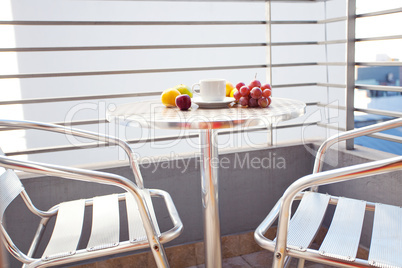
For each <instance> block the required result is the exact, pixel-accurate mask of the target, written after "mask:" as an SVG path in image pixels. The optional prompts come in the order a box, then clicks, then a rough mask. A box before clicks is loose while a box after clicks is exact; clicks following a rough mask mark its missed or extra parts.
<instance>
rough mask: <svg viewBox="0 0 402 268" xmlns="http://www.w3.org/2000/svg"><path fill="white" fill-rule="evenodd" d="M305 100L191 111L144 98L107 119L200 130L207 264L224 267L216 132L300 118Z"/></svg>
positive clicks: (276, 100)
mask: <svg viewBox="0 0 402 268" xmlns="http://www.w3.org/2000/svg"><path fill="white" fill-rule="evenodd" d="M305 110H306V105H305V103H303V102H301V101H297V100H291V99H285V98H272V103H271V105H270V106H269V107H268V108H245V107H241V106H238V105H236V104H229V105H227V106H224V107H222V108H216V109H205V108H199V107H198V106H197V105H193V106H192V107H191V109H190V110H188V111H180V110H179V109H178V108H167V107H165V106H164V105H163V104H162V103H161V101H160V100H151V101H141V102H135V103H127V104H123V105H119V106H117V108H116V109H115V110H114V111H111V112H109V113H108V120H109V121H111V120H119V122H121V123H122V124H124V125H126V126H130V125H133V126H137V127H138V125H140V126H141V127H146V128H162V129H197V130H199V139H200V150H201V191H202V193H201V194H202V205H203V213H204V245H205V265H206V267H214V268H219V267H222V253H221V236H220V219H219V205H218V169H219V166H218V165H217V164H216V161H215V160H216V159H218V146H217V138H218V137H217V131H218V130H219V129H228V128H247V127H255V126H267V128H270V126H272V124H276V123H278V122H280V121H285V120H289V119H292V118H296V117H299V116H301V115H303V114H304V113H305Z"/></svg>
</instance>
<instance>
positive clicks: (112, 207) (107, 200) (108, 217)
mask: <svg viewBox="0 0 402 268" xmlns="http://www.w3.org/2000/svg"><path fill="white" fill-rule="evenodd" d="M119 240H120V216H119V198H118V195H117V194H112V195H106V196H98V197H95V198H94V204H93V214H92V230H91V237H90V238H89V242H88V246H87V250H88V251H94V250H99V249H104V248H110V247H115V246H117V245H119Z"/></svg>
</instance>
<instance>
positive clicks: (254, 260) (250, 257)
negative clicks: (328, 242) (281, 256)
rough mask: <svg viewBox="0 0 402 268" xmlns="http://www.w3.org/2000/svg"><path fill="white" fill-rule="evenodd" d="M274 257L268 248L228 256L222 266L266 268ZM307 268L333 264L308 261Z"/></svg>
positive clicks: (202, 267) (197, 267)
mask: <svg viewBox="0 0 402 268" xmlns="http://www.w3.org/2000/svg"><path fill="white" fill-rule="evenodd" d="M272 257H273V253H272V252H268V251H266V250H262V251H258V252H254V253H250V254H246V255H241V256H236V257H232V258H227V259H224V260H223V263H222V266H223V268H266V267H271V265H272ZM204 267H205V265H204V264H202V265H197V266H190V267H188V268H204ZM289 267H291V268H295V267H297V261H296V260H292V262H291V263H290V266H289ZM305 267H306V268H327V267H328V268H329V267H332V266H327V265H322V264H316V263H312V262H307V261H306V263H305Z"/></svg>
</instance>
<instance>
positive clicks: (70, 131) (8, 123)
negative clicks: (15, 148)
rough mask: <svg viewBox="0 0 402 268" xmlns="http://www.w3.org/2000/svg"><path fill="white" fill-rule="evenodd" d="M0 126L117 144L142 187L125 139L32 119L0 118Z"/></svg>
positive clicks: (142, 185) (138, 170)
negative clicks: (126, 157) (37, 130)
mask: <svg viewBox="0 0 402 268" xmlns="http://www.w3.org/2000/svg"><path fill="white" fill-rule="evenodd" d="M0 126H3V127H15V128H25V129H26V128H29V129H39V130H44V131H51V132H57V133H61V134H65V135H72V136H78V137H83V138H87V139H91V140H97V141H102V142H106V143H108V144H114V145H118V146H120V147H121V148H123V149H124V151H125V152H126V154H127V156H128V158H129V162H130V167H131V170H132V171H133V174H134V178H135V181H136V183H137V185H138V187H140V188H144V182H143V179H142V176H141V173H140V169H139V166H138V162H137V161H136V159H135V158H134V152H133V150H132V149H131V147H130V145H128V143H126V142H125V141H123V140H121V139H119V138H116V137H113V136H106V135H103V134H100V133H94V132H89V131H85V130H79V129H74V128H67V127H64V126H58V125H53V124H47V123H41V122H34V121H19V120H4V119H2V120H0Z"/></svg>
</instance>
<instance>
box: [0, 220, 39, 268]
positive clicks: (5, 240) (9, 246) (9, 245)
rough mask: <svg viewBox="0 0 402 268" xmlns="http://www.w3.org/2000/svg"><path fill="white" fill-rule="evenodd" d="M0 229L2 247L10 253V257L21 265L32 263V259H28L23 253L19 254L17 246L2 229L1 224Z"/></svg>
mask: <svg viewBox="0 0 402 268" xmlns="http://www.w3.org/2000/svg"><path fill="white" fill-rule="evenodd" d="M0 227H1V233H2V236H1V238H2V240H3V243H4V245H5V246H6V248H7V250H8V252H10V254H11V255H13V256H14V257H15V258H16V259H17V260H19V261H20V262H22V263H31V262H33V261H34V259H32V258H30V257H28V256H27V255H25V254H24V253H23V252H21V251H20V250H19V249H18V248H17V246H16V245H15V244H14V243H13V241H12V240H11V238H10V236H9V235H8V233H7V231H6V229H5V228H4V226H3V224H2V223H1V224H0Z"/></svg>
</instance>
